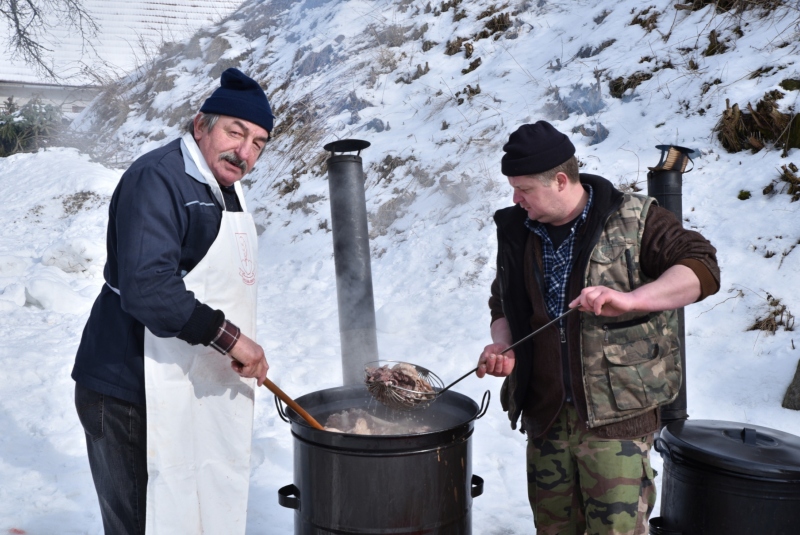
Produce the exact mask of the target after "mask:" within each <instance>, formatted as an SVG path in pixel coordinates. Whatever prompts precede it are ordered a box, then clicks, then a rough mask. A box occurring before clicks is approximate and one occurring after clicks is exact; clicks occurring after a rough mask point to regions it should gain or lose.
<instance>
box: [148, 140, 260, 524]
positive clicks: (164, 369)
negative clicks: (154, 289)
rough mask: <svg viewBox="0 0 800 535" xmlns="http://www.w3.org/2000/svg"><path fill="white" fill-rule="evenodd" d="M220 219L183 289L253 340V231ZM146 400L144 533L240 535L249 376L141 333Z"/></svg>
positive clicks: (244, 217)
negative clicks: (219, 311) (145, 509)
mask: <svg viewBox="0 0 800 535" xmlns="http://www.w3.org/2000/svg"><path fill="white" fill-rule="evenodd" d="M184 144H185V145H186V146H187V147H188V148H189V153H190V154H191V156H192V159H193V160H194V162H195V164H197V167H198V169H200V171H201V173H202V174H203V176H204V177H205V178H206V181H207V182H208V184H209V185H210V186H211V189H212V191H213V192H214V194H215V195H216V196H217V198H218V199H219V201H220V202H221V203H222V206H223V207H224V206H225V203H224V201H223V200H222V192H221V190H220V188H219V185H218V184H217V181H216V180H215V179H214V177H213V175H212V174H211V171H210V170H209V168H208V165H207V164H206V162H205V159H204V158H203V156H202V154H201V153H200V150H199V148H198V147H197V144H196V143H195V141H194V139H193V138H191V136H188V135H187V136H184ZM235 189H236V194H237V195H238V197H239V202H240V203H241V204H242V209H243V210H245V211H244V212H228V211H223V212H222V223H221V224H220V229H219V234H218V235H217V238H216V240H215V241H214V243H213V244H212V245H211V248H210V249H209V250H208V253H207V254H206V256H205V257H204V258H203V259H202V260H201V261H200V263H198V264H197V266H195V268H194V269H193V270H192V271H191V272H190V273H189V274H187V275H186V276H185V277H184V279H183V280H184V282H185V284H186V288H187V289H188V290H190V291H192V292H194V294H195V297H196V298H197V299H198V300H199V301H200V302H202V303H206V304H207V305H209V306H210V307H211V308H214V309H220V310H222V311H223V312H225V317H226V319H229V320H230V321H231V322H233V323H234V324H235V325H236V326H238V327H239V328H240V329H241V331H242V333H243V334H245V335H247V336H248V337H249V338H252V339H255V331H256V286H257V285H256V275H255V274H256V251H257V242H256V228H255V224H254V223H253V218H252V216H251V215H250V214H249V213H247V211H246V210H247V208H246V206H245V203H244V195H243V194H242V189H241V185H240V184H239V183H238V182H237V183H236V184H235ZM144 355H145V359H144V375H145V391H146V396H147V473H148V482H147V534H148V535H172V534H193V535H194V534H199V533H208V534H211V535H217V534H225V535H229V534H230V535H234V534H237V533H239V534H243V533H244V532H245V523H246V517H247V494H248V490H249V481H250V446H251V440H252V433H253V400H254V387H255V385H256V382H255V379H243V378H241V377H239V375H238V374H236V373H235V372H234V371H233V370H232V369H231V367H230V362H231V360H230V358H229V357H228V356H224V355H222V354H220V353H219V352H218V351H216V350H214V349H212V348H210V347H205V346H202V345H196V346H192V345H189V344H188V343H186V342H184V341H183V340H179V339H177V338H158V337H156V336H155V335H153V334H152V333H151V332H150V331H149V330H147V329H145V337H144Z"/></svg>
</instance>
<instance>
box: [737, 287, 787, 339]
mask: <svg viewBox="0 0 800 535" xmlns="http://www.w3.org/2000/svg"><path fill="white" fill-rule="evenodd" d="M766 300H767V307H768V311H767V313H766V314H765V315H764V316H762V317H760V318H758V319H756V321H755V322H754V323H753V324H752V325H751V326H750V327H749V328H748V329H747V330H748V331H766V332H768V333H772V334H775V332H776V331H777V330H778V327H783V330H784V331H793V330H794V315H793V314H792V313H791V312H789V310H787V308H786V305H784V304H782V303H781V300H780V299H778V298H776V297H773V296H772V295H770V294H769V293H767V298H766Z"/></svg>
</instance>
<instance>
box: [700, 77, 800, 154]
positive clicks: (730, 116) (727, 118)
mask: <svg viewBox="0 0 800 535" xmlns="http://www.w3.org/2000/svg"><path fill="white" fill-rule="evenodd" d="M783 96H784V94H783V93H782V92H780V91H778V90H773V91H769V92H767V93H765V94H764V97H763V98H762V99H761V100H760V101H758V102H757V103H756V106H755V107H753V106H752V105H751V104H750V103H749V102H748V103H747V109H746V111H742V110H741V109H740V108H739V105H738V104H733V105H732V106H731V103H730V100H729V99H726V100H725V110H723V112H722V116H721V117H720V119H719V121H718V122H717V124H716V126H715V127H714V131H716V132H717V137H718V139H719V141H720V143H721V144H722V146H723V147H725V149H726V150H727V151H728V152H739V151H742V150H745V149H749V150H751V151H752V152H754V153H755V152H758V151H759V150H761V149H762V148H764V146H765V144H766V143H773V144H774V145H775V147H776V148H782V149H783V153H782V156H784V157H786V156H787V155H788V150H789V149H790V148H800V120H797V115H796V114H794V113H783V112H781V111H779V110H778V104H777V103H776V101H778V100H780V99H781V98H783Z"/></svg>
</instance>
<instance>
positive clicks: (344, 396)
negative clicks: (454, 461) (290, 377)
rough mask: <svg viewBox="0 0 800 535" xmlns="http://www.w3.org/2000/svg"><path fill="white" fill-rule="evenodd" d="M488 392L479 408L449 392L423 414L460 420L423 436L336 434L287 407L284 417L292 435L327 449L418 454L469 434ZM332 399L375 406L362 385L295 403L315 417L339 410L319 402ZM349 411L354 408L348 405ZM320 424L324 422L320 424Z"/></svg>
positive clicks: (314, 394) (485, 406)
mask: <svg viewBox="0 0 800 535" xmlns="http://www.w3.org/2000/svg"><path fill="white" fill-rule="evenodd" d="M489 397H490V395H489V392H488V391H487V392H486V394H485V395H484V401H483V403H482V405H481V406H478V404H477V403H476V402H475V401H474V400H473V399H471V398H469V397H468V396H465V395H464V394H460V393H458V392H454V391H452V390H450V391H447V392H445V393H444V394H442V395H441V396H440V397H439V398H438V399H437V400H436V401H435V402H434V403H433V404H431V406H430V407H428V408H427V409H424V410H425V411H443V410H444V411H447V410H449V411H450V412H451V416H452V413H454V412H455V413H458V414H459V415H460V421H459V422H458V423H455V424H453V425H448V426H446V427H443V428H441V429H434V430H432V431H428V432H425V433H415V434H404V435H358V434H352V433H337V432H333V431H326V430H319V429H314V428H313V427H311V426H310V425H308V423H307V422H306V421H305V420H304V419H303V418H302V417H301V416H300V415H299V414H297V413H296V412H294V411H293V410H291V408H289V407H287V408H286V409H285V415H286V417H287V418H288V421H289V423H290V424H291V428H292V434H293V435H294V436H295V437H296V438H298V439H300V440H304V441H307V442H310V443H312V444H316V445H319V446H324V447H330V448H335V449H343V450H349V451H359V452H362V453H364V452H375V453H380V454H382V453H388V452H399V451H406V450H414V451H420V450H423V449H426V448H441V447H443V446H446V445H447V444H452V443H456V442H459V441H461V440H466V439H467V438H469V436H470V435H471V434H472V431H473V426H474V422H475V420H476V419H478V418H481V417H482V416H483V415H484V414H485V412H486V409H488V402H489ZM331 398H334V399H335V400H336V402H337V403H338V404H340V405H342V404H347V402H348V401H352V403H353V404H354V405H357V404H358V403H373V404H374V403H376V402H375V401H374V400H372V397H371V396H370V394H369V392H368V391H367V389H366V388H365V387H364V386H363V385H351V386H340V387H333V388H326V389H323V390H317V391H315V392H310V393H308V394H305V395H303V396H301V397H299V398H297V399H296V400H295V401H296V402H297V403H298V405H300V406H301V407H303V409H305V410H306V411H308V412H309V413H310V414H311V415H312V416H314V417H315V418H317V417H318V414H319V413H323V412H331V411H332V410H341V408H333V407H330V403H327V404H326V403H320V402H321V401H323V400H325V399H331ZM348 408H353V405H350V406H349V407H348ZM320 423H323V424H324V422H320Z"/></svg>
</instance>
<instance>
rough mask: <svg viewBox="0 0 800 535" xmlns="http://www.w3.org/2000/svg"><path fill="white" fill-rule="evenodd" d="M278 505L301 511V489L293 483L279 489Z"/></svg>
mask: <svg viewBox="0 0 800 535" xmlns="http://www.w3.org/2000/svg"><path fill="white" fill-rule="evenodd" d="M278 503H279V504H280V505H282V506H283V507H286V508H287V509H297V510H300V489H298V488H297V487H295V486H294V484H291V483H290V484H289V485H286V486H285V487H281V488H279V489H278Z"/></svg>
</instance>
